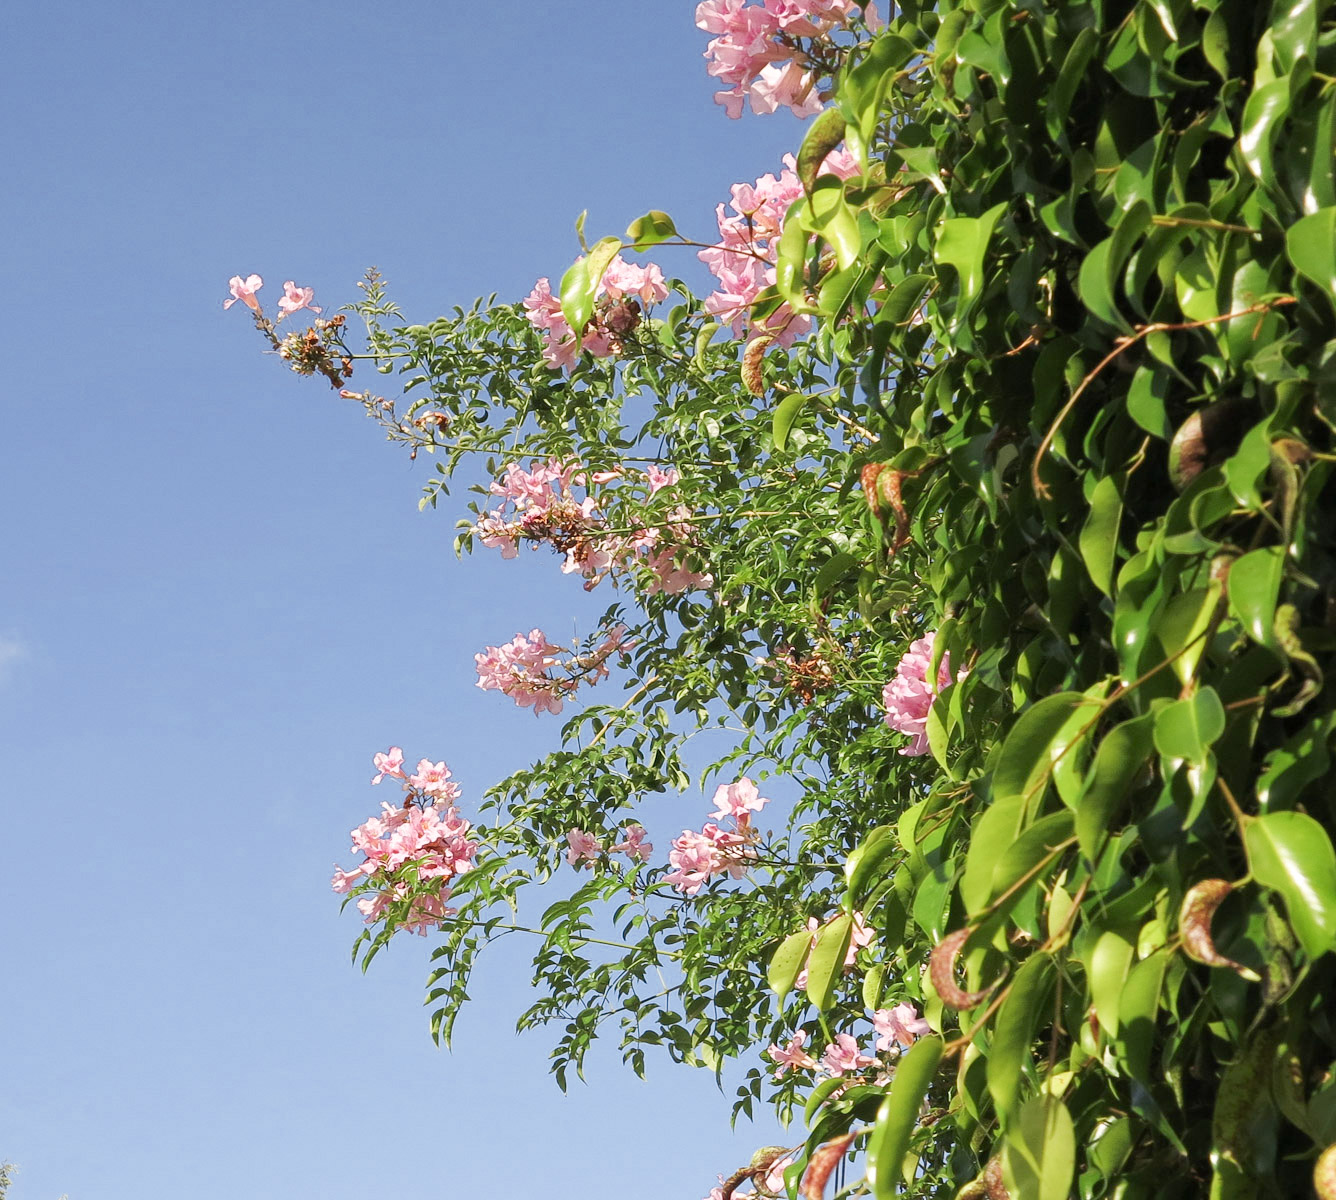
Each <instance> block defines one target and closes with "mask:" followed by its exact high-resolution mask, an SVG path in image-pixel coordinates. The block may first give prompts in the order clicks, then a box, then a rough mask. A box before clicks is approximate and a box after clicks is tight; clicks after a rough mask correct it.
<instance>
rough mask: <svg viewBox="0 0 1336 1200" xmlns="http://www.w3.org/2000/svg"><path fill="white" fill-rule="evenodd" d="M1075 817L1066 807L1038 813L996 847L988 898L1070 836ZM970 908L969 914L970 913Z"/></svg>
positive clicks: (1021, 876) (1008, 886)
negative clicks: (1015, 835)
mask: <svg viewBox="0 0 1336 1200" xmlns="http://www.w3.org/2000/svg"><path fill="white" fill-rule="evenodd" d="M1073 828H1074V818H1073V816H1072V814H1071V813H1070V812H1069V811H1068V810H1067V809H1062V810H1061V811H1060V812H1055V813H1049V814H1048V815H1047V816H1043V817H1040V818H1039V819H1038V820H1037V821H1035V822H1034V824H1032V825H1030V826H1028V827H1027V828H1026V830H1025V831H1024V832H1023V833H1022V834H1021V835H1020V836H1019V837H1018V838H1016V840H1015V841H1014V842H1011V843H1010V844H1008V845H1006V846H1002V847H1000V848H999V853H998V856H997V862H996V865H995V866H994V867H993V879H992V883H991V885H990V886H989V889H988V900H989V901H990V902H991V901H993V900H995V899H997V897H999V896H1001V895H1002V894H1003V893H1004V892H1007V891H1009V890H1010V889H1011V888H1012V887H1013V886H1014V885H1015V884H1017V883H1019V882H1020V881H1021V880H1022V879H1024V878H1025V877H1026V876H1027V875H1029V874H1030V873H1031V872H1032V871H1034V870H1035V868H1036V867H1038V866H1039V865H1040V863H1042V862H1044V861H1045V860H1046V859H1051V858H1052V857H1053V852H1054V851H1055V850H1056V849H1057V848H1058V847H1059V846H1061V845H1062V843H1064V842H1066V841H1068V840H1069V839H1070V838H1071V836H1072V830H1073ZM973 911H974V910H971V915H973Z"/></svg>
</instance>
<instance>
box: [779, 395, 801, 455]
mask: <svg viewBox="0 0 1336 1200" xmlns="http://www.w3.org/2000/svg"><path fill="white" fill-rule="evenodd" d="M809 400H810V397H808V396H805V395H804V394H803V393H802V392H794V393H793V394H792V395H791V396H785V397H784V399H783V400H781V401H780V402H779V403H778V404H776V405H775V411H774V415H773V416H772V417H771V418H770V437H771V440H772V441H773V442H774V444H775V449H776V451H779V452H781V453H782V452H783V451H784V449H785V447H787V446H788V444H789V433H790V432H791V431H792V429H793V425H794V422H796V421H797V420H798V417H799V416H800V415H801V413H802V411H803V409H804V408H805V407H806V406H807V404H808V401H809Z"/></svg>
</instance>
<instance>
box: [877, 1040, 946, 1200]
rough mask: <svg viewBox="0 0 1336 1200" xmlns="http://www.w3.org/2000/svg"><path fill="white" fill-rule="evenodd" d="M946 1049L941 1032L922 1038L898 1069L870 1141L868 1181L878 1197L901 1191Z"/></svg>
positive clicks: (882, 1199)
mask: <svg viewBox="0 0 1336 1200" xmlns="http://www.w3.org/2000/svg"><path fill="white" fill-rule="evenodd" d="M943 1049H944V1043H943V1042H942V1039H941V1037H940V1036H939V1035H937V1034H933V1035H931V1036H929V1037H922V1038H919V1040H918V1041H916V1042H915V1043H914V1044H913V1045H912V1046H910V1048H909V1050H908V1051H907V1052H906V1053H905V1055H904V1057H903V1058H901V1059H900V1062H899V1063H898V1064H897V1066H896V1068H895V1075H894V1076H893V1077H892V1079H891V1087H890V1091H889V1092H887V1094H886V1099H885V1100H883V1101H882V1103H881V1107H880V1108H879V1109H878V1110H877V1119H876V1122H875V1124H874V1125H873V1127H872V1134H871V1136H870V1137H869V1138H868V1143H867V1181H868V1184H869V1186H870V1187H871V1188H872V1195H873V1197H874V1200H890V1198H891V1197H894V1196H897V1195H898V1194H899V1192H900V1168H901V1166H902V1164H903V1163H904V1160H905V1155H906V1153H908V1151H909V1139H910V1137H911V1135H912V1134H913V1132H914V1127H915V1126H916V1125H917V1124H918V1118H919V1109H920V1108H921V1107H922V1105H923V1097H924V1096H926V1095H927V1094H928V1087H929V1085H930V1084H931V1083H932V1079H933V1076H934V1075H935V1074H936V1073H937V1066H938V1064H939V1063H940V1062H941V1061H942V1051H943Z"/></svg>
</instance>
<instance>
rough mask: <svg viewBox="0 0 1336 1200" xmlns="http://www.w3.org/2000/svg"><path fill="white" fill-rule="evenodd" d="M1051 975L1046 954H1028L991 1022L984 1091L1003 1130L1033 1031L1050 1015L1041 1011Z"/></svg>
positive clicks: (1028, 1054) (1022, 1078)
mask: <svg viewBox="0 0 1336 1200" xmlns="http://www.w3.org/2000/svg"><path fill="white" fill-rule="evenodd" d="M1052 974H1053V960H1052V958H1051V957H1050V956H1049V955H1047V954H1032V955H1031V956H1030V957H1029V958H1027V959H1026V960H1025V962H1024V963H1023V964H1022V965H1021V968H1020V970H1019V971H1017V972H1016V976H1015V978H1014V979H1013V980H1012V981H1011V987H1010V988H1009V989H1008V991H1007V998H1006V999H1005V1000H1004V1001H1003V1002H1002V1007H1001V1008H1000V1009H998V1013H997V1018H996V1019H995V1020H994V1022H993V1037H992V1042H991V1045H990V1046H989V1049H988V1067H987V1071H988V1091H989V1093H990V1094H991V1095H992V1097H993V1104H994V1105H995V1106H996V1108H997V1116H998V1120H999V1121H1000V1122H1001V1123H1002V1128H1003V1129H1006V1128H1007V1127H1008V1126H1009V1125H1010V1123H1011V1118H1012V1116H1013V1115H1014V1113H1015V1110H1016V1102H1017V1100H1018V1099H1019V1097H1020V1089H1021V1084H1022V1083H1024V1081H1025V1077H1026V1068H1027V1067H1028V1066H1029V1064H1030V1058H1031V1051H1032V1043H1033V1041H1034V1035H1035V1029H1036V1027H1037V1026H1038V1024H1039V1022H1040V1021H1041V1020H1043V1021H1045V1023H1047V1020H1048V1019H1051V1016H1052V1014H1051V1013H1046V1012H1045V1011H1044V1000H1045V997H1046V995H1047V993H1048V987H1049V983H1050V981H1051V977H1052Z"/></svg>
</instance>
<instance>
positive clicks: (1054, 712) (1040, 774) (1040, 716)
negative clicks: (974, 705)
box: [993, 692, 1100, 804]
mask: <svg viewBox="0 0 1336 1200" xmlns="http://www.w3.org/2000/svg"><path fill="white" fill-rule="evenodd" d="M1099 710H1100V706H1099V704H1098V703H1096V702H1095V701H1093V700H1091V699H1089V697H1087V696H1083V695H1081V693H1080V692H1059V693H1057V694H1056V695H1053V696H1045V697H1044V698H1043V699H1042V700H1040V701H1039V702H1038V703H1037V704H1034V705H1032V706H1031V707H1030V708H1028V709H1027V710H1026V711H1025V712H1023V713H1022V714H1021V716H1020V718H1019V719H1018V720H1017V721H1016V723H1015V725H1013V726H1012V727H1011V731H1010V732H1009V733H1008V734H1007V737H1006V740H1005V741H1004V742H1003V743H1002V750H1001V752H1000V753H999V755H998V759H997V767H996V769H995V770H994V772H993V796H994V800H995V802H997V801H1007V800H1012V799H1015V798H1020V799H1021V800H1023V801H1024V802H1026V803H1027V804H1030V803H1037V802H1038V798H1039V796H1040V795H1041V794H1042V792H1043V789H1044V785H1045V784H1046V783H1047V782H1048V779H1049V777H1050V776H1051V775H1052V773H1053V766H1054V763H1055V762H1056V761H1057V760H1058V759H1059V758H1061V757H1062V755H1064V754H1066V753H1067V751H1068V749H1069V747H1070V746H1071V745H1072V743H1073V742H1074V741H1076V739H1077V738H1078V737H1081V736H1088V735H1089V731H1090V727H1091V726H1092V725H1093V723H1094V722H1095V720H1096V719H1097V718H1098V716H1099Z"/></svg>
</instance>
